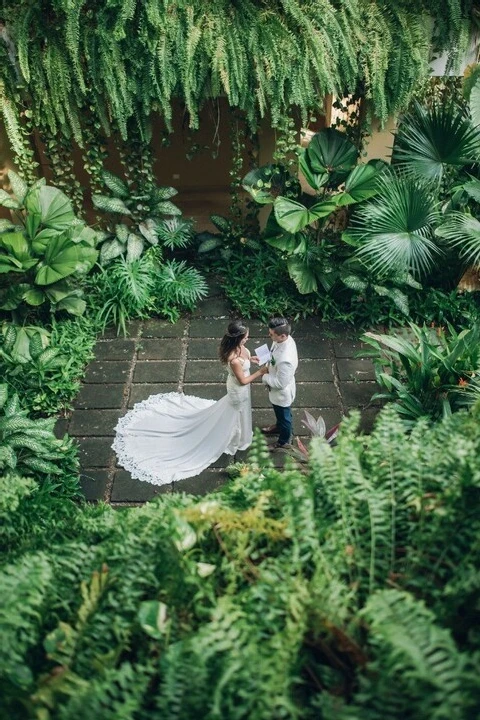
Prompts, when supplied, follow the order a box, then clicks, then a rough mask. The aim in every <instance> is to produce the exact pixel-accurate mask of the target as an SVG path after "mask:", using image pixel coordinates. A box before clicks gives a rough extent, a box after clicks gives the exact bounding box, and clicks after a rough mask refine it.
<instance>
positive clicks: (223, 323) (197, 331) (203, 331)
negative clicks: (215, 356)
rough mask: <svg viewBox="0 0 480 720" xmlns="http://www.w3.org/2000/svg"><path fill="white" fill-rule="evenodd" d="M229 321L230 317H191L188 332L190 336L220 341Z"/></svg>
mask: <svg viewBox="0 0 480 720" xmlns="http://www.w3.org/2000/svg"><path fill="white" fill-rule="evenodd" d="M229 322H231V318H192V320H191V322H190V329H189V331H188V332H189V335H190V337H191V338H193V337H200V338H216V339H217V342H220V339H221V338H222V337H223V335H224V333H225V331H226V329H227V327H228V324H229Z"/></svg>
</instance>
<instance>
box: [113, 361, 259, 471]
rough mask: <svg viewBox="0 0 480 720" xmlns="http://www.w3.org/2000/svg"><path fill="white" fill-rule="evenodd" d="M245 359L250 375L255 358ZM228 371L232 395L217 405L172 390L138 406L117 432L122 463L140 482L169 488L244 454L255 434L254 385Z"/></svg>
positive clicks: (245, 366)
mask: <svg viewBox="0 0 480 720" xmlns="http://www.w3.org/2000/svg"><path fill="white" fill-rule="evenodd" d="M241 361H242V364H243V373H244V375H245V376H248V375H249V374H250V360H249V359H241ZM227 368H228V376H227V394H226V395H224V396H223V397H222V398H221V400H218V401H217V402H215V401H214V400H205V399H203V398H198V397H194V396H192V395H184V394H183V393H176V392H171V393H165V394H160V395H151V396H150V397H149V398H148V399H147V400H144V401H143V402H141V403H137V404H136V405H135V406H134V408H133V409H132V410H131V411H130V412H128V413H127V414H126V415H125V416H124V417H123V418H121V419H120V420H119V421H118V424H117V426H116V428H115V431H116V436H115V440H114V442H113V445H112V448H113V449H114V450H115V452H116V453H117V457H118V462H119V465H122V466H123V467H124V468H125V469H126V470H128V471H129V472H130V473H131V475H132V477H133V478H135V479H137V480H142V481H145V482H149V483H152V484H153V485H165V484H167V483H171V482H173V481H176V480H181V479H183V478H189V477H194V476H195V475H199V474H200V473H201V472H202V470H205V468H207V467H208V466H209V465H211V464H212V463H213V462H215V460H217V459H218V458H219V457H220V455H222V454H223V453H227V454H228V455H234V454H235V453H236V452H237V450H245V449H246V448H247V447H248V446H249V445H250V444H251V442H252V435H253V433H252V404H251V398H250V395H251V393H250V384H248V385H241V384H240V383H239V382H238V380H237V378H236V377H235V375H234V373H233V371H232V369H231V367H230V364H229V365H228V366H227Z"/></svg>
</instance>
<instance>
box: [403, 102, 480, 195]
mask: <svg viewBox="0 0 480 720" xmlns="http://www.w3.org/2000/svg"><path fill="white" fill-rule="evenodd" d="M479 161H480V132H479V130H478V129H477V128H476V127H474V125H473V124H472V122H471V120H470V118H468V117H467V116H466V115H465V112H464V111H463V109H462V108H460V107H459V106H457V105H455V104H453V103H452V104H436V105H433V106H432V107H431V108H425V107H422V106H421V105H420V104H419V103H416V104H415V107H414V110H413V112H411V113H409V114H408V115H405V116H404V118H403V120H402V122H401V124H400V126H399V128H398V131H397V134H396V137H395V144H394V147H393V154H392V163H394V164H397V165H400V166H401V168H403V169H404V170H406V171H408V172H411V173H413V174H415V175H417V176H420V177H422V178H426V179H428V180H433V181H435V182H439V181H440V180H441V179H442V178H443V176H444V174H445V171H446V170H447V169H448V168H459V167H463V166H465V165H471V164H474V163H478V162H479Z"/></svg>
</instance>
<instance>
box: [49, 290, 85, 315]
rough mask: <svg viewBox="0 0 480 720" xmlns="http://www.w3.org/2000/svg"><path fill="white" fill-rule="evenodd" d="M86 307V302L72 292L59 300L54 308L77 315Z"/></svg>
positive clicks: (81, 313)
mask: <svg viewBox="0 0 480 720" xmlns="http://www.w3.org/2000/svg"><path fill="white" fill-rule="evenodd" d="M86 307H87V303H86V302H85V300H83V299H82V298H80V297H76V296H75V295H73V294H72V295H69V296H68V297H66V298H64V299H63V300H60V302H59V303H58V304H57V306H56V309H57V310H66V311H67V312H68V313H70V315H75V316H77V315H83V313H84V312H85V308H86Z"/></svg>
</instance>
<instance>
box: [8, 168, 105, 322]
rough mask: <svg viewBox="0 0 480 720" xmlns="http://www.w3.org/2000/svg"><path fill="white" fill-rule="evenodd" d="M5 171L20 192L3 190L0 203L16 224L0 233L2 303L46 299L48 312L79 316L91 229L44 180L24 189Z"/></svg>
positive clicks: (91, 255) (33, 303) (13, 305)
mask: <svg viewBox="0 0 480 720" xmlns="http://www.w3.org/2000/svg"><path fill="white" fill-rule="evenodd" d="M9 176H10V178H11V180H12V182H13V187H14V189H15V192H16V193H18V196H17V197H12V196H10V195H9V194H8V193H6V192H5V191H2V194H0V204H1V205H3V206H4V207H8V208H10V209H12V210H13V211H14V213H15V218H16V220H17V221H18V222H20V224H19V225H15V226H14V227H13V229H12V228H11V227H5V228H3V229H2V231H1V232H0V308H1V309H3V310H16V309H17V308H21V309H23V310H25V309H26V306H30V307H38V306H40V305H43V304H44V303H48V305H49V307H50V310H51V311H57V310H66V311H67V312H69V313H71V314H73V315H81V314H82V313H83V311H84V309H85V302H84V300H83V299H82V291H81V289H80V288H79V287H78V282H79V279H80V278H81V277H82V276H84V275H85V274H86V273H88V271H89V270H90V269H91V268H92V267H93V265H94V264H95V261H96V259H97V254H98V253H97V251H96V249H95V245H96V234H95V232H94V231H93V230H91V229H90V228H89V227H87V226H86V225H84V223H83V222H82V221H80V220H78V219H77V218H76V217H75V214H74V212H73V209H72V206H71V204H70V201H69V200H68V198H67V197H66V195H64V194H63V193H62V192H61V191H60V190H57V189H56V188H54V187H50V186H48V185H45V181H38V182H36V183H35V184H34V185H32V186H31V187H30V188H27V187H26V185H25V183H24V182H23V180H22V179H21V178H20V177H19V176H17V175H16V174H15V173H13V172H12V171H9Z"/></svg>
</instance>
